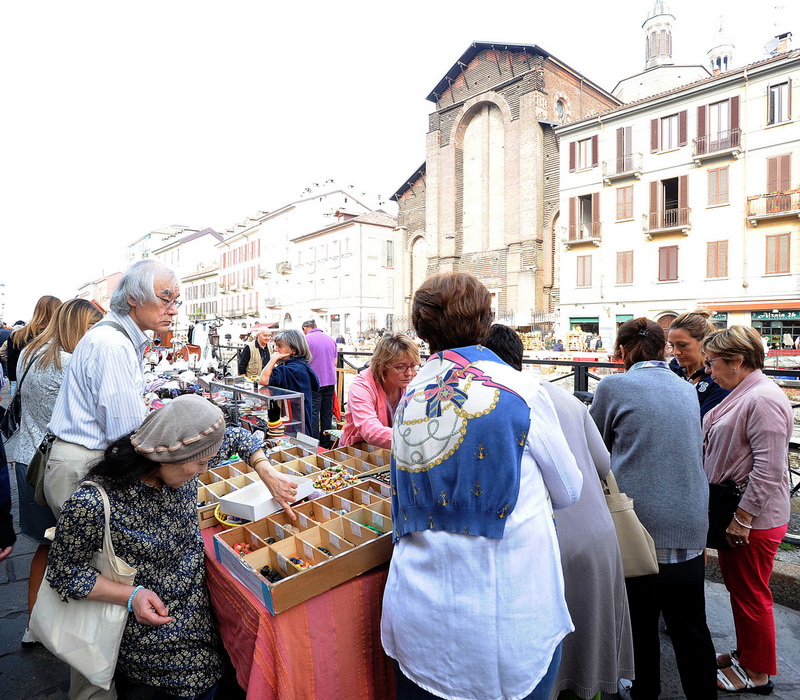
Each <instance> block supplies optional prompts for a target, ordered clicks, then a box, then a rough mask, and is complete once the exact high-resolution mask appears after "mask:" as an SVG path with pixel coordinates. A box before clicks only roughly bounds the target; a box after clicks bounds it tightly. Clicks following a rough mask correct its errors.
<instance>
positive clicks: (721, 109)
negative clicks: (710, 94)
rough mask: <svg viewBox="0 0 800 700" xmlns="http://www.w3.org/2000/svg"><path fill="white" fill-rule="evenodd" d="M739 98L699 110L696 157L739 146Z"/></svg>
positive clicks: (705, 106) (701, 106)
mask: <svg viewBox="0 0 800 700" xmlns="http://www.w3.org/2000/svg"><path fill="white" fill-rule="evenodd" d="M739 136H740V132H739V96H738V95H736V96H734V97H731V98H730V99H728V100H722V101H720V102H714V103H713V104H710V105H700V106H699V107H698V108H697V139H696V140H695V148H694V152H695V155H703V154H705V153H715V152H717V151H724V150H727V149H730V148H736V147H737V146H739V140H740V139H739Z"/></svg>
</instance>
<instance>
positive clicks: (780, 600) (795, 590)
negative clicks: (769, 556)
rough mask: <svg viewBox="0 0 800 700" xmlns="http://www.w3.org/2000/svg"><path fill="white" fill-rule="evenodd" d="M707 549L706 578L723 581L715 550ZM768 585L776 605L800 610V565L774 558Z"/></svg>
mask: <svg viewBox="0 0 800 700" xmlns="http://www.w3.org/2000/svg"><path fill="white" fill-rule="evenodd" d="M707 551H708V561H707V562H706V578H707V579H708V580H709V581H714V582H715V583H723V581H722V573H721V572H720V570H719V558H718V556H717V550H716V549H709V550H707ZM769 587H770V590H771V591H772V596H773V598H774V599H775V602H776V603H777V604H778V605H783V606H784V607H787V608H791V609H792V610H799V611H800V566H797V565H796V564H789V563H788V562H785V561H778V560H776V561H775V568H774V569H773V570H772V578H770V580H769Z"/></svg>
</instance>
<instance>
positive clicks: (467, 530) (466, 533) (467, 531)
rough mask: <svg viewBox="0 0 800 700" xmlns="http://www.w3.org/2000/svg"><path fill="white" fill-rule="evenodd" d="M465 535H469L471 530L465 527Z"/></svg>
mask: <svg viewBox="0 0 800 700" xmlns="http://www.w3.org/2000/svg"><path fill="white" fill-rule="evenodd" d="M464 534H465V535H468V534H469V528H468V527H465V528H464Z"/></svg>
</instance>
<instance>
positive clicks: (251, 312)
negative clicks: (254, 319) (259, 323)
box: [244, 306, 260, 316]
mask: <svg viewBox="0 0 800 700" xmlns="http://www.w3.org/2000/svg"><path fill="white" fill-rule="evenodd" d="M244 312H245V313H246V314H247V315H248V316H259V315H260V314H259V313H258V307H257V306H246V307H245V309H244Z"/></svg>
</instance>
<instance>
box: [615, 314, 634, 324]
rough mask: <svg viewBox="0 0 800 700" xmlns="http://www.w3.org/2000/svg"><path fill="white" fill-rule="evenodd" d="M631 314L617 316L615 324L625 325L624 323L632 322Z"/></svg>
mask: <svg viewBox="0 0 800 700" xmlns="http://www.w3.org/2000/svg"><path fill="white" fill-rule="evenodd" d="M632 320H633V314H617V323H625V321H632Z"/></svg>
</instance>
